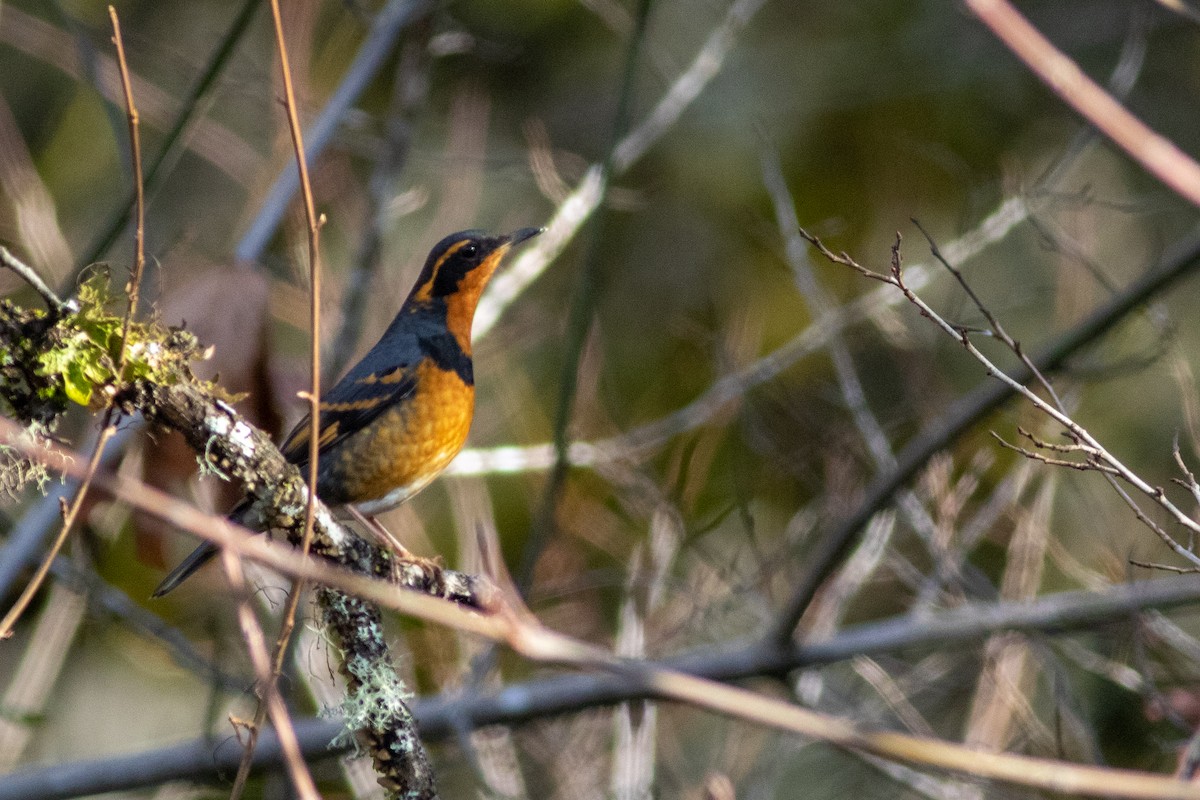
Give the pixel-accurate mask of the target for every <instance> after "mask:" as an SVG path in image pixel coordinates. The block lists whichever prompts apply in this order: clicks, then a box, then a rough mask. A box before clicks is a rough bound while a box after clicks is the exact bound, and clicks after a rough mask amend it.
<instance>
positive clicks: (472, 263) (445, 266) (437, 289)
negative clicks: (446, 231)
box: [412, 228, 542, 301]
mask: <svg viewBox="0 0 1200 800" xmlns="http://www.w3.org/2000/svg"><path fill="white" fill-rule="evenodd" d="M541 232H542V229H541V228H521V229H520V230H518V231H514V232H512V233H510V234H507V235H504V236H490V235H488V234H487V233H486V232H484V231H480V230H466V231H459V232H458V233H452V234H450V235H449V236H447V237H446V238H445V239H442V240H441V241H440V242H438V243H437V244H435V245H434V246H433V249H432V250H430V251H429V259H428V260H427V261H426V262H425V268H424V269H422V270H421V275H420V277H418V278H417V283H416V285H415V286H414V287H413V291H412V297H413V299H415V300H419V301H422V300H432V299H434V298H445V297H450V296H451V295H454V294H455V293H457V292H458V291H459V290H460V288H465V287H463V286H462V284H463V280H464V278H466V277H467V276H468V275H470V274H471V273H473V272H475V271H476V270H478V269H479V268H480V267H486V269H484V270H482V273H483V274H482V275H480V276H479V277H480V278H481V279H482V280H481V281H480V283H481V284H482V282H486V280H487V278H490V277H491V274H492V272H494V271H495V269H496V267H497V266H498V265H499V262H500V259H502V258H503V257H504V254H505V253H507V252H508V250H509V248H511V247H512V246H513V245H515V244H519V243H520V242H523V241H525V240H526V239H529V238H530V237H533V236H536V235H537V234H539V233H541ZM469 283H474V281H471V282H469ZM479 288H482V285H480V287H479Z"/></svg>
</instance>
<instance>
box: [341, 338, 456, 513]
mask: <svg viewBox="0 0 1200 800" xmlns="http://www.w3.org/2000/svg"><path fill="white" fill-rule="evenodd" d="M416 379H417V388H416V390H415V391H414V392H413V394H412V395H410V396H409V397H408V398H407V399H406V400H405V401H404V402H402V403H400V404H399V405H398V406H397V407H396V408H393V409H389V410H388V411H385V412H384V413H383V414H382V415H380V416H379V417H378V418H376V419H375V420H374V421H372V422H371V424H370V425H369V426H368V428H367V430H364V431H359V432H358V433H356V434H355V435H354V436H352V437H350V438H349V439H347V440H346V441H345V442H343V443H342V444H341V446H339V447H338V448H337V453H336V454H333V455H331V456H330V460H331V461H333V462H334V463H331V464H329V468H330V473H329V474H328V477H329V478H330V479H331V481H332V482H333V483H335V484H336V485H338V486H339V488H341V489H342V490H343V491H341V492H338V494H341V495H343V497H342V498H341V499H342V500H343V502H350V503H352V504H353V505H355V506H356V507H357V508H358V509H359V510H360V511H362V512H363V513H365V514H378V513H381V512H383V511H386V510H387V509H389V508H393V507H395V506H397V505H399V504H401V503H403V502H404V501H405V500H407V499H408V498H410V497H412V496H413V495H415V494H416V493H417V492H419V491H421V489H423V488H425V486H427V485H428V484H429V482H430V481H432V480H433V479H434V478H436V477H437V475H438V473H440V472H441V471H442V470H443V469H445V468H446V465H448V464H449V463H450V462H451V461H452V460H453V459H454V456H456V455H458V451H459V450H461V449H462V446H463V443H464V442H466V440H467V432H468V431H469V430H470V429H471V416H472V414H473V413H474V409H475V389H474V387H472V386H468V385H467V384H465V383H463V381H462V379H461V378H460V377H459V376H458V374H457V373H455V372H453V371H446V370H442V369H438V368H437V367H436V366H434V365H433V364H432V363H430V362H425V363H423V364H421V365H420V366H419V367H418V368H417V374H416ZM324 471H325V470H324V469H322V472H324Z"/></svg>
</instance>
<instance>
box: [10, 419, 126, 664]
mask: <svg viewBox="0 0 1200 800" xmlns="http://www.w3.org/2000/svg"><path fill="white" fill-rule="evenodd" d="M115 430H116V429H115V428H114V427H113V426H111V425H109V426H106V427H105V428H104V430H102V431H101V432H100V439H99V440H98V441H97V442H96V447H95V449H94V450H93V451H92V457H91V458H90V459H88V463H87V469H86V470H85V471H84V473H83V476H82V479H81V482H80V484H79V491H77V492H76V493H75V499H74V500H73V501H72V502H71V507H70V508H69V509H68V510H67V513H66V514H65V515H64V516H63V523H62V528H61V529H59V531H58V536H57V537H55V539H54V542H53V543H52V544H51V545H50V549H49V550H48V551H47V552H46V555H45V557H44V558H43V559H42V563H41V564H39V565H38V568H37V571H36V572H35V573H34V574H33V577H32V578H30V579H29V582H28V583H27V584H25V588H24V589H23V590H22V591H21V596H20V597H18V598H17V601H16V602H15V603H13V605H12V608H10V609H9V610H8V613H7V614H5V615H4V619H2V620H0V640H3V639H7V638H8V637H10V636H12V634H13V627H14V626H15V625H16V624H17V620H18V619H20V618H21V615H22V614H23V613H25V609H26V608H28V607H29V604H30V603H31V602H32V601H33V598H34V595H36V594H37V591H38V589H39V588H41V585H42V581H44V580H45V579H46V575H47V574H48V573H49V572H50V565H51V564H53V563H54V559H55V557H56V556H57V555H58V554H59V552H60V551H61V550H62V548H63V545H64V544H66V541H67V535H68V534H70V532H71V527H72V526H73V525H74V524H75V518H76V517H77V516H79V510H80V509H81V508H83V501H84V500H86V499H87V493H88V488H89V487H90V486H91V484H92V480H93V479H94V478H95V476H96V468H97V467H99V466H100V459H101V457H102V456H103V455H104V446H105V445H106V444H108V440H109V438H111V437H112V435H113V433H114V432H115Z"/></svg>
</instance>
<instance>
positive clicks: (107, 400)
mask: <svg viewBox="0 0 1200 800" xmlns="http://www.w3.org/2000/svg"><path fill="white" fill-rule="evenodd" d="M109 305H110V294H109V292H108V280H107V275H104V274H97V275H96V276H93V277H92V278H90V279H89V280H88V281H86V282H85V283H84V284H83V285H82V286H81V287H80V291H79V295H78V299H77V303H76V304H74V305H73V306H72V307H71V308H70V310H68V312H67V313H64V314H61V315H56V316H52V315H50V314H47V313H46V312H44V311H39V310H28V309H24V308H21V307H19V306H16V305H14V304H12V303H10V302H8V301H0V403H3V405H4V411H5V412H6V413H9V414H11V415H12V416H13V417H14V418H16V419H18V420H20V421H21V422H22V423H23V424H25V425H26V426H27V427H29V428H30V429H31V430H32V431H35V432H40V431H47V430H52V429H53V428H54V427H55V425H56V423H57V421H58V419H59V418H60V417H61V416H62V415H63V414H64V413H65V412H66V410H67V409H68V408H70V407H71V406H72V405H81V406H85V407H88V408H91V409H93V410H99V409H104V408H108V407H116V408H117V409H119V410H120V411H121V412H123V413H126V414H135V413H140V414H141V415H142V417H143V418H145V419H146V420H147V421H148V422H150V423H153V424H157V425H161V426H164V427H167V428H170V429H173V430H176V431H178V432H179V433H181V434H182V435H183V437H184V438H185V439H186V440H187V442H188V444H189V445H190V446H191V447H192V448H193V450H195V452H196V453H197V458H198V460H199V461H200V462H201V464H202V465H203V466H204V467H206V468H208V469H211V470H213V471H216V472H219V473H220V474H221V475H223V476H225V477H226V478H228V479H233V480H237V481H240V482H241V483H242V484H243V485H244V487H245V489H246V491H247V493H248V494H249V495H251V496H252V497H253V498H254V500H255V516H256V519H255V520H254V521H255V522H256V523H260V525H261V527H262V528H264V529H265V528H271V529H275V530H281V531H283V532H284V533H285V534H286V535H287V537H288V539H289V540H290V541H292V542H293V543H297V542H299V541H300V539H301V537H302V536H303V533H304V511H305V504H306V502H307V488H306V486H305V484H304V481H303V479H302V478H301V476H300V474H299V471H298V470H297V469H296V467H295V466H294V465H292V464H291V463H289V462H288V461H287V460H286V459H284V458H283V456H282V455H281V454H280V452H279V450H278V448H277V447H276V446H275V445H274V443H273V442H272V441H271V439H270V437H269V436H267V434H266V433H264V432H263V431H261V430H259V429H258V428H256V427H255V426H253V425H252V424H250V423H249V422H247V421H246V420H244V419H243V418H242V417H241V416H240V415H239V414H238V413H237V412H236V411H235V410H234V409H233V407H232V406H231V405H230V402H229V401H230V400H231V399H232V398H230V397H229V396H228V395H226V394H225V393H224V392H222V391H221V390H220V388H219V387H218V386H216V385H214V384H211V383H209V382H206V381H201V380H199V379H197V378H196V377H195V376H194V375H193V373H192V370H191V366H190V365H191V363H192V362H193V361H195V360H197V359H200V358H203V357H204V355H205V351H204V349H203V347H202V346H201V344H200V343H199V342H198V341H197V340H196V338H195V337H194V336H193V335H192V334H190V333H188V332H187V331H184V330H181V329H177V328H166V327H163V326H162V325H159V324H157V323H155V322H148V323H134V324H131V325H130V326H129V329H128V338H129V342H128V346H127V348H126V351H127V353H128V357H127V359H126V362H125V365H124V368H123V370H122V372H121V374H120V375H117V373H116V364H117V363H118V355H119V353H120V351H121V346H122V336H121V332H122V325H123V319H122V318H121V317H120V316H119V315H118V314H115V313H113V311H112V310H111V309H110V308H109ZM311 552H313V553H314V554H316V555H317V556H319V557H322V558H325V559H328V560H330V561H333V562H335V563H337V564H340V565H343V566H346V567H349V568H351V569H353V570H355V571H357V572H360V573H362V574H367V575H371V576H375V577H382V578H385V579H387V580H391V581H393V582H395V583H396V584H398V585H400V586H403V587H405V588H408V589H412V590H415V591H420V592H423V593H426V594H431V595H435V596H439V597H443V598H446V599H450V600H453V601H455V602H458V603H462V604H465V605H468V606H472V607H476V608H479V607H481V603H480V601H479V599H478V597H479V592H478V588H479V587H478V580H477V579H476V578H475V577H474V576H471V575H467V574H464V573H457V572H453V571H448V570H440V569H438V568H436V567H433V566H431V565H430V564H428V563H425V562H408V561H402V560H400V559H398V558H396V557H395V556H394V555H393V554H392V553H390V552H387V551H384V550H381V549H380V548H378V547H375V546H374V545H372V544H370V543H368V542H366V541H364V540H362V539H360V538H358V537H357V536H355V535H353V534H351V533H350V532H349V531H347V529H346V528H344V527H343V526H342V525H341V524H339V523H338V522H337V521H336V520H335V519H334V518H333V516H332V514H330V512H329V510H328V509H327V508H325V507H324V506H323V505H321V504H320V503H318V504H317V515H316V520H315V524H314V527H313V540H312V550H311ZM319 597H320V601H321V602H320V606H321V609H322V614H323V615H324V618H325V622H326V624H327V625H328V626H329V627H330V629H331V630H332V631H333V632H334V633H335V634H336V636H337V638H338V640H339V645H340V649H341V651H342V655H343V667H342V668H343V671H344V672H345V674H346V676H347V678H348V682H349V686H350V695H349V697H348V698H347V701H346V709H347V722H348V724H350V725H352V726H353V733H354V736H355V737H356V738H357V739H358V741H359V742H360V743H361V744H362V745H363V746H364V748H365V749H366V750H367V751H368V752H370V753H371V755H372V757H373V759H374V761H375V765H376V769H377V771H378V773H379V776H380V777H379V781H380V783H381V785H383V786H384V787H385V788H386V789H388V790H389V792H390V793H392V794H393V795H395V796H406V797H433V796H435V795H434V794H433V789H432V787H433V782H432V771H431V769H430V766H429V761H428V757H427V756H426V755H425V753H424V751H423V748H422V747H421V745H420V742H419V740H418V739H417V738H416V733H415V725H414V723H413V719H412V715H411V713H410V712H409V710H408V707H407V699H408V693H407V690H406V689H405V688H404V686H403V684H402V682H401V681H400V679H399V677H398V676H397V675H396V674H395V670H394V668H393V666H392V662H391V657H390V654H389V652H388V647H387V642H386V640H385V639H384V637H383V634H382V628H381V626H380V625H379V619H380V615H379V610H378V609H377V608H376V607H375V606H373V605H371V604H369V603H366V602H363V601H361V600H359V599H357V598H353V597H349V596H347V595H345V594H343V593H341V592H337V591H333V590H328V589H326V590H322V591H321V593H320V595H319Z"/></svg>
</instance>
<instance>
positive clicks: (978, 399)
mask: <svg viewBox="0 0 1200 800" xmlns="http://www.w3.org/2000/svg"><path fill="white" fill-rule="evenodd" d="M1196 266H1200V235H1198V234H1197V233H1196V232H1193V233H1191V234H1189V235H1188V236H1186V237H1184V238H1183V239H1180V240H1179V241H1177V242H1175V244H1174V246H1172V247H1171V248H1169V249H1168V252H1167V253H1165V254H1164V255H1163V256H1162V258H1161V259H1160V260H1159V261H1158V263H1157V264H1156V265H1155V266H1154V267H1152V268H1150V269H1148V270H1146V271H1145V272H1144V273H1143V274H1142V275H1141V276H1140V277H1138V278H1137V279H1136V280H1134V281H1133V282H1132V283H1131V284H1130V285H1128V286H1126V287H1125V288H1124V289H1123V290H1122V291H1121V293H1120V294H1118V295H1116V296H1114V297H1113V298H1112V299H1110V300H1109V301H1108V302H1107V303H1105V304H1104V305H1102V306H1101V307H1099V308H1097V309H1096V310H1095V311H1093V312H1092V313H1091V314H1090V315H1089V316H1088V317H1087V318H1085V319H1084V320H1083V321H1082V322H1080V323H1079V324H1078V325H1076V326H1074V327H1073V328H1071V329H1070V330H1068V331H1067V332H1065V333H1063V334H1062V335H1061V336H1059V337H1058V338H1057V339H1055V340H1054V341H1052V342H1051V343H1050V344H1048V345H1047V346H1045V347H1044V348H1043V349H1042V350H1041V351H1040V352H1039V353H1038V354H1037V355H1036V356H1035V357H1034V358H1033V362H1034V363H1035V364H1036V365H1037V366H1038V369H1039V370H1040V371H1042V372H1043V373H1045V372H1051V371H1054V370H1055V369H1058V368H1060V367H1061V366H1062V365H1063V364H1064V363H1065V362H1066V360H1067V359H1068V358H1069V357H1070V356H1071V355H1073V354H1074V353H1076V352H1077V351H1078V350H1079V349H1080V348H1082V347H1084V346H1085V345H1087V344H1089V343H1091V342H1094V341H1095V340H1096V339H1097V338H1098V337H1100V336H1101V335H1102V334H1103V333H1105V332H1106V331H1108V330H1109V329H1111V328H1112V327H1113V325H1115V324H1116V322H1117V321H1119V320H1121V319H1123V318H1124V317H1125V316H1126V315H1128V314H1129V313H1130V312H1131V311H1133V310H1134V309H1137V308H1140V307H1141V305H1142V304H1143V303H1145V302H1146V301H1147V300H1148V299H1150V298H1151V297H1153V296H1155V295H1157V294H1158V293H1160V292H1162V291H1163V290H1164V289H1165V288H1166V287H1167V286H1169V285H1170V284H1172V283H1174V282H1175V281H1176V280H1178V279H1179V278H1181V277H1182V276H1184V275H1186V274H1188V273H1189V272H1190V271H1191V270H1192V269H1193V268H1195V267H1196ZM872 277H876V278H878V277H880V276H876V275H874V274H873V273H872ZM919 277H921V279H922V280H925V279H927V276H919ZM883 282H885V283H890V281H886V280H885V281H883ZM915 284H916V282H909V284H908V285H909V288H910V289H913V288H915ZM880 288H881V289H888V288H889V287H886V286H885V287H880ZM955 338H956V339H957V338H958V335H957V332H956V333H955ZM1016 378H1017V380H1018V381H1027V380H1030V379H1031V378H1032V375H1021V374H1020V373H1018V374H1017V376H1016ZM1013 391H1014V390H1013V389H1012V388H1011V387H1010V385H1009V384H1008V383H1007V382H1005V383H999V382H983V383H980V384H979V385H978V386H977V387H976V388H975V389H974V390H973V391H972V392H971V393H970V394H968V395H967V396H965V397H963V398H961V399H960V400H959V401H958V403H957V404H956V405H955V406H954V407H953V408H952V409H951V410H950V413H949V414H947V415H946V417H945V418H944V419H942V420H941V421H939V422H938V424H937V425H936V426H934V427H931V428H930V429H928V430H926V431H924V432H922V433H921V434H920V435H918V436H917V437H915V438H914V439H912V440H911V441H909V442H908V444H906V445H905V446H904V448H903V449H902V450H901V451H900V453H899V454H898V455H897V459H896V460H897V462H898V466H897V468H896V469H895V470H894V471H892V472H889V473H887V474H885V475H881V476H880V477H879V478H878V479H877V480H875V481H873V482H872V483H871V485H870V486H868V487H867V489H866V491H865V492H864V496H863V500H862V502H860V503H859V504H858V505H857V506H856V507H855V508H854V510H852V511H851V512H850V513H849V514H848V515H847V516H846V517H845V518H844V519H843V520H841V521H840V522H838V524H837V525H836V526H835V527H834V528H833V529H832V530H831V531H830V532H829V533H828V534H827V535H826V536H825V537H824V539H823V540H822V541H821V543H820V544H819V545H818V546H817V548H816V551H815V552H813V553H810V554H809V555H808V556H807V560H808V566H807V567H806V569H805V573H804V574H803V575H802V576H801V577H800V578H799V579H798V580H796V582H795V589H794V590H793V592H792V595H791V597H789V598H788V600H787V601H786V603H785V604H784V606H783V608H782V610H781V612H780V614H779V619H778V621H777V622H776V624H775V625H774V626H773V628H772V630H771V632H770V636H771V638H772V639H773V640H775V641H779V642H784V641H787V640H789V639H791V637H792V635H793V633H794V632H795V629H796V624H797V623H798V622H799V620H800V618H801V617H802V616H803V615H804V612H805V610H806V609H807V608H808V606H809V604H810V603H811V602H812V599H813V597H815V596H816V593H817V591H818V590H819V589H820V587H821V585H822V584H823V583H824V581H825V579H826V578H827V577H828V576H829V573H830V572H831V571H832V570H833V569H834V568H835V567H836V566H837V564H838V563H839V561H840V560H841V559H842V557H843V556H844V554H845V552H846V550H847V549H848V548H849V547H850V545H851V544H852V542H853V541H854V538H855V536H856V535H857V534H858V532H859V531H860V530H862V528H863V526H864V525H865V524H866V523H867V520H869V519H870V518H871V516H872V515H873V514H874V513H875V511H876V510H878V509H879V508H880V507H882V506H883V505H884V504H886V503H887V502H888V501H890V500H891V498H892V497H893V496H894V495H895V493H896V492H897V491H898V490H899V489H900V488H901V487H903V486H904V484H906V483H907V482H908V481H909V480H911V479H912V477H913V475H915V474H916V472H917V470H919V469H920V468H921V467H922V466H923V465H924V464H925V463H926V462H927V461H928V460H929V458H930V457H931V456H932V455H933V454H934V453H936V452H938V451H940V450H943V449H945V447H946V446H947V445H948V444H950V443H951V442H952V441H954V440H955V439H956V438H957V437H959V436H961V435H962V434H963V433H964V432H965V431H966V430H968V429H969V428H970V427H971V426H973V425H974V424H975V423H976V422H977V421H978V420H979V419H981V418H982V417H983V416H984V415H986V414H987V413H988V412H990V411H991V410H992V409H995V408H996V407H998V406H999V405H1000V403H1002V402H1003V401H1004V400H1005V399H1006V398H1008V396H1009V395H1010V394H1012V393H1013Z"/></svg>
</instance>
